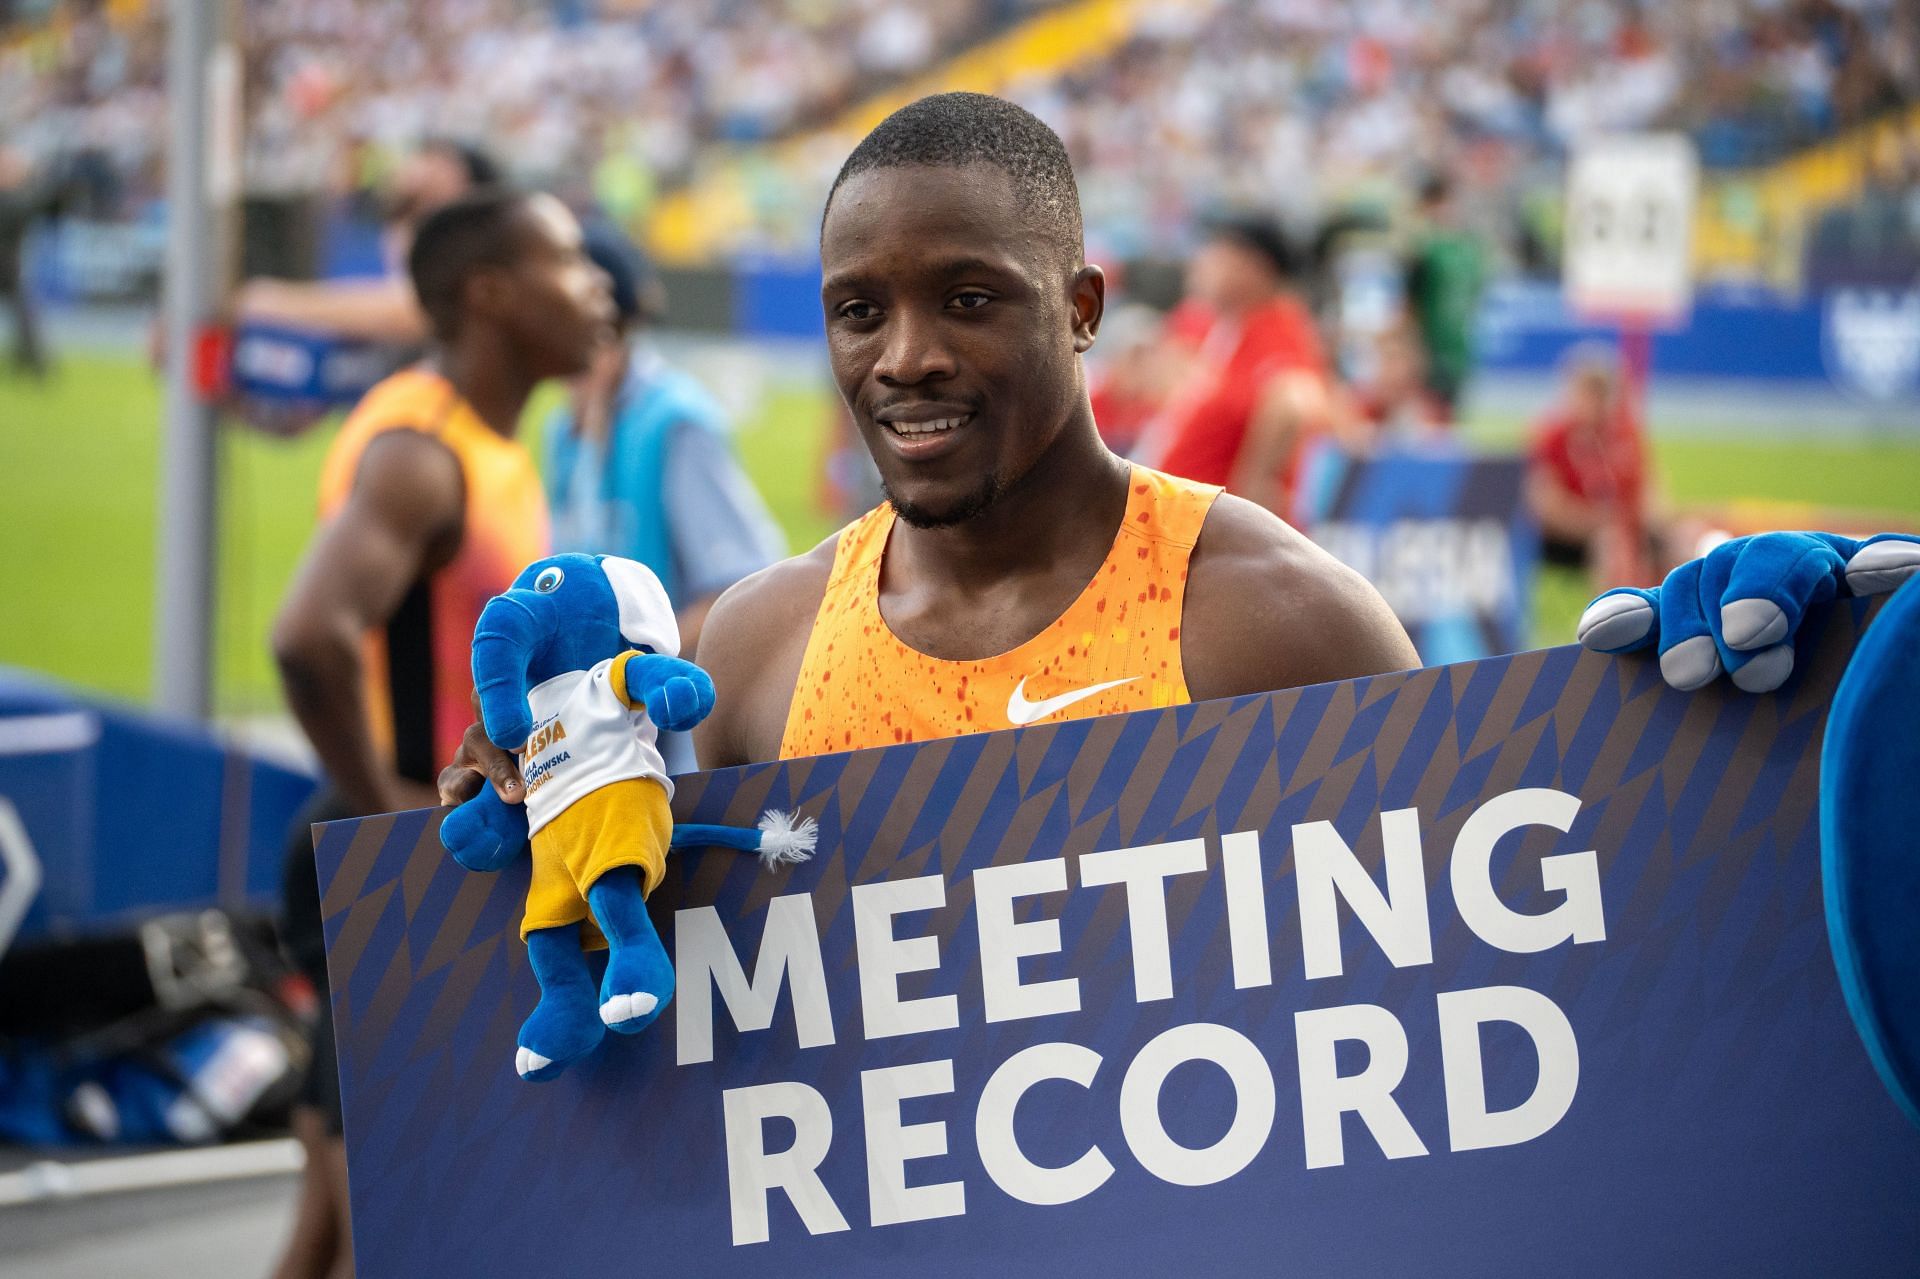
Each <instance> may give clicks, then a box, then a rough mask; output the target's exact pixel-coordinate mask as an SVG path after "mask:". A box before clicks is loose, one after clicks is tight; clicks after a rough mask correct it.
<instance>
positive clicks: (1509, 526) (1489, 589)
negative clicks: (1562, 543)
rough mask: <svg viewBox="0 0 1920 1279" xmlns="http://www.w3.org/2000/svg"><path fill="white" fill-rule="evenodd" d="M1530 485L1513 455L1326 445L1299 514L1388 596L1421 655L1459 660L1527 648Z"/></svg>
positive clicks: (1532, 532)
mask: <svg viewBox="0 0 1920 1279" xmlns="http://www.w3.org/2000/svg"><path fill="white" fill-rule="evenodd" d="M1526 482H1527V470H1526V462H1525V461H1524V460H1523V459H1521V458H1518V457H1513V456H1489V455H1485V454H1474V453H1466V452H1462V451H1460V450H1458V449H1455V448H1452V447H1447V446H1442V447H1432V448H1416V447H1406V448H1396V449H1387V450H1382V451H1381V452H1378V453H1373V454H1369V455H1367V456H1365V457H1356V456H1354V455H1352V454H1348V453H1343V452H1341V451H1340V450H1339V449H1336V448H1332V447H1326V446H1323V447H1320V448H1317V449H1315V450H1313V452H1312V453H1310V454H1309V455H1308V457H1307V459H1306V461H1305V463H1304V465H1303V466H1302V468H1301V480H1300V488H1299V494H1298V497H1297V500H1296V510H1295V512H1294V523H1295V524H1296V525H1297V526H1298V527H1299V528H1300V530H1301V531H1302V532H1304V533H1306V534H1307V536H1309V537H1311V538H1312V539H1313V540H1314V541H1315V542H1318V543H1319V544H1320V545H1321V546H1322V547H1324V548H1325V549H1326V550H1327V551H1329V552H1331V553H1332V554H1333V556H1334V557H1335V558H1336V559H1338V560H1340V561H1341V562H1342V563H1344V564H1346V565H1347V566H1348V567H1350V568H1352V569H1354V570H1355V571H1357V572H1358V573H1359V574H1360V576H1362V577H1364V578H1366V579H1367V580H1368V581H1369V582H1372V583H1373V585H1374V587H1375V589H1377V590H1378V591H1379V592H1380V594H1381V595H1383V596H1385V597H1386V601H1387V603H1388V604H1389V605H1390V606H1392V608H1393V611H1394V614H1395V615H1396V616H1397V617H1399V619H1400V624H1401V625H1402V626H1405V627H1406V628H1407V634H1409V635H1411V636H1412V637H1413V645H1414V647H1415V648H1416V649H1418V650H1419V652H1420V658H1421V660H1422V661H1424V662H1426V663H1427V664H1428V665H1441V664H1444V663H1447V662H1464V661H1469V660H1471V659H1473V658H1476V657H1490V656H1493V655H1494V654H1497V653H1514V652H1518V651H1519V650H1520V649H1522V648H1525V647H1526V646H1527V619H1528V618H1529V617H1531V616H1532V614H1533V580H1534V573H1535V571H1536V570H1537V569H1538V567H1539V563H1540V530H1539V528H1538V526H1537V525H1536V524H1535V523H1534V520H1533V514H1532V511H1531V510H1530V509H1529V508H1528V506H1527V502H1526Z"/></svg>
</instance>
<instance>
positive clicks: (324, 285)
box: [235, 276, 427, 343]
mask: <svg viewBox="0 0 1920 1279" xmlns="http://www.w3.org/2000/svg"><path fill="white" fill-rule="evenodd" d="M235 309H236V311H238V313H239V315H240V318H241V319H242V320H253V321H257V322H262V323H268V324H284V325H287V326H289V327H291V328H297V329H314V330H317V331H319V332H321V333H331V334H334V335H336V336H339V337H343V338H358V339H360V340H362V341H367V342H394V343H402V342H424V341H426V339H427V317H426V313H425V312H423V311H422V310H421V309H420V303H419V302H418V301H417V300H415V298H414V295H413V285H412V284H411V283H409V282H408V281H407V280H405V279H403V278H400V277H397V276H396V277H394V278H392V279H384V280H332V281H325V282H320V283H306V282H301V281H296V280H268V279H260V280H249V281H247V282H246V283H245V284H244V285H242V286H241V287H240V293H239V297H238V298H237V299H236V300H235Z"/></svg>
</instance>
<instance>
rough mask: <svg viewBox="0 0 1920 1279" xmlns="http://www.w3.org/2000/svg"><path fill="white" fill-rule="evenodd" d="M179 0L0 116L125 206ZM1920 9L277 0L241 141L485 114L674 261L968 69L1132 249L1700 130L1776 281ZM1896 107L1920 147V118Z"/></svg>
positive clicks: (97, 31)
mask: <svg viewBox="0 0 1920 1279" xmlns="http://www.w3.org/2000/svg"><path fill="white" fill-rule="evenodd" d="M158 8H159V7H158V6H156V5H154V4H152V3H149V2H147V0H116V2H115V3H112V4H108V5H105V6H99V5H77V6H76V5H60V6H56V7H54V9H53V11H52V14H51V16H49V17H45V18H42V19H40V20H38V21H21V20H16V21H15V24H14V26H13V29H12V30H11V32H0V134H5V135H6V136H8V137H9V138H10V139H12V140H13V141H14V142H15V144H16V145H19V146H22V147H24V148H26V149H27V150H28V151H29V152H32V153H34V154H36V155H38V156H40V157H41V158H42V159H53V158H56V156H57V157H60V158H63V159H64V160H65V161H66V162H67V163H68V164H70V165H71V166H73V167H74V168H75V169H76V170H77V173H78V175H79V176H80V177H81V178H82V179H84V186H85V187H86V190H87V191H88V192H89V193H90V201H89V202H90V205H91V207H92V208H94V209H95V210H96V211H99V212H102V213H105V212H107V211H109V210H112V211H115V212H116V213H117V214H118V215H119V216H131V215H132V213H133V212H135V211H136V210H137V209H138V208H139V207H140V206H141V205H142V204H143V202H145V201H147V200H150V199H151V198H152V197H153V196H154V195H155V194H156V193H157V185H156V184H157V181H158V163H157V155H158V148H159V145H160V142H161V138H160V129H161V127H162V121H163V120H164V117H165V113H164V111H162V110H160V109H159V108H160V103H159V98H160V89H159V87H158V86H159V61H160V40H159V35H160V18H159V17H158ZM28 11H29V12H31V9H29V10H28ZM1916 24H1920V17H1916V11H1915V10H1914V8H1913V7H1912V6H1911V5H1902V4H1898V3H1896V2H1895V0H1859V2H1858V3H1849V4H1840V3H1836V2H1835V0H1789V2H1787V3H1762V2H1761V0H1729V2H1728V3H1723V4H1712V5H1705V4H1700V5H1676V6H1665V7H1657V8H1654V7H1645V6H1640V5H1634V4H1627V3H1603V4H1587V5H1572V4H1567V3H1563V2H1560V0H1444V2H1442V3H1414V2H1412V0H1389V2H1385V3H1377V4H1368V5H1349V4H1344V3H1336V2H1335V0H1180V2H1179V3H1146V2H1145V0H1078V2H1077V3H1072V4H1066V5H1060V4H1048V3H1046V0H963V2H960V3H952V4H942V5H937V6H923V5H912V4H907V3H904V2H903V0H814V2H813V3H809V4H802V5H780V4H775V3H772V0H732V2H730V3H724V4H715V5H675V4H668V3H663V2H660V0H602V2H600V3H594V2H593V0H565V2H563V3H552V4H541V3H533V2H532V0H429V2H427V3H423V4H416V5H397V4H377V3H371V2H370V0H323V2H321V3H315V4H305V5H298V6H288V5H269V4H264V3H254V4H249V5H248V6H247V7H246V10H245V22H244V26H245V57H246V64H247V83H248V86H249V94H248V104H249V128H248V135H247V137H248V144H247V145H248V150H247V162H248V163H247V170H246V171H247V175H248V179H247V180H248V183H249V187H250V189H251V190H252V192H253V193H254V194H256V195H272V194H282V195H284V194H290V193H307V192H311V193H328V194H336V195H337V194H342V193H362V194H363V195H364V193H366V192H370V191H372V190H374V189H375V188H376V187H377V184H378V179H379V177H380V175H381V173H382V172H383V171H384V169H385V168H386V166H388V165H390V164H391V163H392V160H393V157H394V156H395V155H397V154H398V153H399V152H400V151H401V150H402V149H403V148H404V147H405V146H406V145H408V144H409V143H410V142H412V141H414V140H416V139H418V138H419V137H421V136H423V135H426V134H429V133H432V132H435V131H438V130H440V129H444V128H445V127H447V122H449V121H458V122H459V128H460V129H461V130H462V131H464V132H468V133H471V134H473V135H475V136H484V137H486V138H487V139H488V140H489V143H490V144H491V145H492V146H494V147H495V149H496V150H498V151H499V152H500V153H501V154H502V155H503V156H504V157H505V159H506V160H507V161H508V163H509V164H510V166H511V167H512V168H513V169H514V171H515V172H516V174H517V175H518V176H520V177H522V178H525V179H527V180H529V181H533V182H538V183H541V184H544V185H550V186H554V187H556V188H559V189H563V190H565V191H567V192H569V193H570V194H572V195H577V196H581V197H591V198H593V199H594V200H595V201H596V202H597V203H599V204H600V205H601V207H602V208H603V209H605V210H606V211H607V212H608V213H609V214H611V215H612V216H613V217H614V218H615V219H616V220H617V221H620V222H623V223H626V224H628V225H638V224H639V223H641V222H642V221H644V222H646V223H647V226H648V230H649V240H650V244H651V247H652V248H653V250H654V251H655V253H656V254H657V255H658V256H659V257H660V258H661V259H662V260H663V261H666V262H668V263H686V262H694V261H714V260H718V259H721V258H725V257H732V256H737V255H740V254H746V253H751V254H761V255H773V256H795V255H798V256H805V255H806V254H807V253H809V252H810V250H811V238H812V236H813V233H814V230H815V227H814V211H815V210H817V209H818V207H819V205H820V200H821V197H822V195H823V194H824V191H825V188H826V184H827V182H828V181H829V180H830V179H831V177H832V173H833V170H834V167H835V166H836V165H837V163H838V159H839V157H840V156H842V155H844V154H845V149H846V146H847V144H848V142H849V141H850V139H851V138H852V137H854V136H857V135H858V134H859V133H860V132H862V131H863V130H864V129H866V128H867V127H870V126H871V124H872V123H873V121H874V120H875V119H877V118H878V117H879V116H880V115H883V114H885V112H886V111H887V110H889V109H891V108H892V107H893V106H895V105H898V103H899V102H900V101H902V100H904V99H905V98H908V97H912V96H915V95H917V94H918V93H920V92H923V91H927V90H929V89H932V88H956V87H957V88H970V89H978V90H985V91H993V92H1002V93H1006V94H1009V95H1010V96H1013V97H1015V98H1016V99H1017V100H1019V101H1021V102H1023V103H1024V104H1026V105H1028V106H1030V107H1032V108H1033V109H1035V110H1036V111H1037V112H1038V113H1039V114H1040V115H1041V116H1042V117H1043V118H1045V119H1047V120H1048V121H1049V122H1051V123H1052V124H1054V125H1055V126H1056V127H1057V128H1059V129H1060V131H1061V132H1062V134H1063V136H1065V137H1066V139H1067V140H1068V143H1069V145H1070V147H1071V149H1072V151H1073V154H1074V159H1075V162H1076V165H1077V168H1078V172H1079V175H1080V180H1081V185H1082V188H1083V195H1084V200H1085V204H1086V208H1087V215H1088V224H1089V232H1090V240H1091V243H1092V244H1093V246H1094V247H1095V249H1096V251H1098V252H1101V253H1104V254H1108V255H1110V256H1113V257H1138V256H1143V255H1168V254H1177V253H1179V252H1182V251H1184V250H1185V249H1186V248H1187V247H1189V246H1190V243H1191V236H1192V231H1193V227H1194V225H1195V219H1196V217H1197V216H1199V215H1200V214H1203V213H1204V212H1206V209H1207V207H1208V206H1215V205H1220V204H1258V205H1262V206H1266V207H1269V208H1271V209H1272V210H1274V211H1275V212H1278V213H1280V214H1282V215H1283V216H1286V217H1288V218H1289V219H1290V220H1292V221H1295V222H1297V223H1299V224H1301V225H1303V226H1304V225H1307V224H1310V223H1312V222H1314V221H1315V220H1316V219H1318V218H1321V217H1324V216H1325V215H1327V214H1328V213H1329V212H1331V211H1336V210H1339V209H1342V208H1348V207H1352V206H1355V205H1360V206H1367V207H1371V208H1374V209H1383V210H1385V211H1387V212H1389V213H1391V212H1394V211H1396V210H1398V209H1400V208H1403V207H1404V206H1405V204H1406V202H1407V200H1408V198H1409V191H1410V188H1411V187H1412V186H1413V185H1414V184H1416V183H1417V182H1418V180H1419V178H1420V177H1421V176H1422V172H1423V171H1425V170H1428V169H1431V168H1432V167H1435V166H1446V167H1451V168H1454V169H1457V170H1458V171H1459V173H1460V174H1461V176H1462V177H1463V179H1464V181H1463V188H1464V189H1465V190H1466V191H1467V192H1468V194H1469V196H1470V198H1469V200H1468V201H1467V203H1468V205H1469V209H1468V212H1469V213H1470V215H1471V217H1472V219H1473V220H1474V222H1475V223H1476V224H1477V225H1478V226H1479V229H1480V230H1481V231H1482V232H1483V233H1484V234H1487V235H1488V236H1489V237H1490V238H1492V239H1493V240H1494V241H1495V242H1497V243H1498V244H1500V245H1502V246H1504V248H1505V251H1506V254H1507V256H1508V257H1509V258H1510V259H1512V260H1513V261H1515V262H1517V263H1518V264H1520V265H1522V266H1526V265H1529V264H1532V265H1538V264H1540V263H1541V262H1544V261H1549V260H1550V259H1551V256H1552V255H1551V246H1552V244H1553V242H1554V241H1555V240H1556V238H1557V234H1558V229H1557V225H1556V223H1557V217H1558V212H1557V207H1558V202H1557V193H1558V189H1559V181H1560V177H1559V164H1558V159H1559V156H1560V154H1561V153H1562V151H1563V149H1564V148H1565V146H1566V145H1567V144H1569V143H1570V142H1572V141H1574V140H1577V139H1578V138H1580V137H1581V136H1584V135H1586V134H1588V133H1591V132H1594V131H1597V130H1604V129H1617V128H1642V127H1663V128H1680V129H1684V130H1686V131H1688V132H1689V133H1690V134H1692V135H1693V137H1694V138H1695V139H1696V141H1697V143H1698V144H1699V146H1700V149H1701V153H1702V157H1703V160H1704V161H1705V163H1706V164H1707V166H1708V167H1709V169H1710V170H1713V171H1717V172H1718V173H1719V174H1720V175H1721V177H1720V178H1719V180H1718V181H1717V182H1716V183H1715V185H1714V186H1713V187H1712V188H1711V190H1710V191H1709V197H1708V199H1706V200H1705V201H1703V202H1702V203H1703V210H1702V214H1701V226H1700V235H1699V237H1698V239H1699V243H1700V254H1701V261H1702V265H1703V267H1705V268H1706V269H1707V270H1708V271H1709V272H1710V273H1712V274H1717V275H1728V276H1737V277H1744V278H1749V279H1754V278H1767V279H1771V280H1774V281H1776V282H1778V281H1779V280H1781V279H1782V278H1784V275H1783V273H1784V272H1786V271H1787V270H1788V268H1789V265H1790V263H1791V262H1792V261H1793V260H1795V259H1797V252H1798V246H1799V243H1800V236H1801V235H1802V234H1803V233H1804V232H1806V230H1807V229H1808V227H1809V226H1810V225H1811V223H1812V222H1813V220H1815V219H1817V218H1818V217H1819V216H1820V215H1821V213H1822V212H1824V211H1825V210H1826V209H1827V208H1829V207H1831V206H1832V205H1834V204H1835V203H1838V202H1841V201H1844V200H1847V199H1850V198H1854V197H1856V196H1857V195H1858V194H1859V191H1860V190H1861V188H1862V186H1863V184H1864V180H1863V178H1862V176H1861V174H1862V172H1863V164H1864V161H1863V160H1862V159H1861V157H1862V155H1863V154H1864V153H1865V151H1866V150H1867V149H1868V147H1869V146H1870V142H1869V141H1868V140H1865V135H1862V134H1860V133H1858V132H1857V131H1856V132H1854V133H1851V134H1849V133H1847V131H1848V130H1853V129H1855V127H1856V126H1860V125H1862V124H1864V123H1866V122H1870V121H1885V120H1886V119H1888V118H1889V113H1890V112H1894V111H1896V110H1899V109H1901V108H1903V107H1904V108H1907V109H1908V110H1909V111H1910V110H1911V104H1912V103H1913V102H1914V101H1915V99H1916V97H1920V52H1917V51H1920V31H1916ZM427 32H433V33H434V36H435V38H434V39H432V40H428V39H427V38H425V37H426V33H427ZM1875 128H1876V134H1875V135H1876V136H1878V134H1879V133H1884V132H1886V131H1887V130H1888V129H1889V128H1892V129H1894V130H1895V132H1896V134H1897V138H1898V148H1899V149H1901V150H1903V151H1905V152H1906V153H1908V154H1909V156H1910V155H1911V154H1912V153H1914V152H1916V151H1920V146H1917V145H1916V137H1917V136H1920V116H1916V115H1913V114H1906V115H1903V116H1900V117H1897V118H1896V121H1895V124H1894V125H1887V124H1884V123H1882V124H1879V125H1876V126H1875ZM1148 161H1150V163H1149V162H1148ZM1906 163H1907V165H1908V168H1909V169H1910V168H1911V167H1912V166H1911V160H1910V158H1909V159H1908V161H1907V162H1906Z"/></svg>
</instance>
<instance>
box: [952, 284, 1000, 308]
mask: <svg viewBox="0 0 1920 1279" xmlns="http://www.w3.org/2000/svg"><path fill="white" fill-rule="evenodd" d="M991 301H993V295H992V294H991V293H982V292H980V291H979V290H977V289H969V290H968V291H967V292H965V293H956V294H955V295H954V298H953V304H954V305H955V306H957V307H959V308H960V309H961V310H962V311H978V310H979V309H980V308H981V307H983V306H985V305H986V304H987V303H989V302H991Z"/></svg>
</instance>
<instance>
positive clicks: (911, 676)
mask: <svg viewBox="0 0 1920 1279" xmlns="http://www.w3.org/2000/svg"><path fill="white" fill-rule="evenodd" d="M1219 492H1220V490H1219V489H1217V488H1215V487H1213V486H1211V485H1205V484H1196V483H1193V482H1192V481H1189V480H1182V479H1176V478H1175V477H1173V476H1171V475H1162V474H1160V473H1159V472H1157V471H1150V470H1147V469H1146V468H1145V467H1140V466H1136V467H1134V468H1133V474H1132V478H1131V480H1130V481H1129V489H1128V493H1127V513H1126V518H1125V519H1123V520H1122V521H1121V524H1120V530H1119V532H1118V533H1116V534H1115V535H1114V540H1113V546H1112V548H1111V549H1110V550H1109V551H1108V552H1107V558H1106V559H1105V561H1103V562H1102V563H1101V565H1100V567H1099V569H1098V570H1097V571H1096V572H1095V573H1094V575H1093V580H1092V581H1091V582H1089V583H1088V584H1087V587H1086V589H1085V590H1083V591H1082V592H1081V593H1080V595H1079V597H1078V598H1077V599H1075V600H1074V601H1073V603H1072V604H1070V605H1069V606H1068V607H1067V610H1066V612H1064V613H1062V614H1061V615H1060V616H1059V617H1058V618H1056V619H1055V620H1054V621H1053V622H1052V624H1050V625H1049V626H1047V628H1046V629H1045V630H1043V631H1041V632H1040V633H1039V634H1038V635H1036V636H1034V637H1033V638H1032V639H1030V640H1028V641H1027V642H1026V643H1024V644H1021V645H1020V646H1018V647H1017V648H1014V649H1012V650H1011V651H1009V652H1006V653H1001V654H999V655H998V656H995V657H987V658H982V659H980V660H978V661H947V660H944V659H942V658H937V657H929V656H927V655H926V654H924V653H921V652H917V651H915V650H914V649H911V648H909V647H907V645H906V644H904V643H903V642H901V641H900V639H899V638H897V637H896V636H895V635H894V633H893V631H892V630H891V629H890V628H889V627H888V626H887V623H886V620H885V619H884V618H883V617H881V615H880V561H881V557H882V556H883V555H884V554H885V552H886V547H887V537H888V534H890V533H891V532H892V530H893V522H894V514H893V508H892V507H891V506H885V505H883V506H880V507H877V508H875V509H874V510H872V511H869V512H868V513H867V514H866V515H864V516H862V517H861V518H860V519H859V520H857V521H855V522H854V523H853V524H850V525H848V526H847V528H846V529H845V530H844V531H843V532H842V533H841V534H840V541H839V544H838V546H837V547H836V548H835V551H834V559H833V574H832V577H831V578H830V579H829V580H828V582H827V591H826V596H825V597H824V598H823V599H822V600H821V602H820V611H819V614H818V615H817V616H816V617H815V619H814V623H813V633H812V634H811V636H809V637H808V640H807V650H806V656H805V658H804V659H802V661H801V664H800V678H799V680H798V681H797V682H796V684H795V686H794V692H793V704H792V707H791V708H790V709H789V710H788V712H787V726H786V732H785V734H784V735H783V736H782V738H781V742H780V757H781V758H782V759H791V758H793V757H795V756H799V755H822V754H826V753H828V752H831V751H844V750H859V749H861V748H863V747H868V746H891V745H893V744H894V743H896V742H916V741H925V740H927V739H929V738H935V737H954V736H958V735H960V734H962V733H980V732H989V731H991V730H993V729H1001V728H1013V727H1018V726H1020V725H1023V724H1034V723H1048V724H1050V723H1056V722H1058V721H1060V720H1063V719H1080V718H1086V717H1089V716H1094V715H1113V714H1118V713H1119V712H1122V711H1138V710H1147V709H1150V708H1152V707H1156V706H1171V705H1175V704H1177V703H1181V702H1186V701H1190V700H1191V698H1190V697H1189V696H1188V694H1187V680H1186V671H1185V669H1184V668H1183V667H1182V665H1181V662H1180V613H1181V608H1182V607H1183V605H1184V604H1185V602H1186V593H1187V591H1186V587H1187V561H1188V558H1189V557H1190V556H1191V555H1192V553H1193V545H1194V542H1195V541H1196V540H1197V539H1198V538H1199V536H1200V526H1201V524H1202V523H1204V522H1205V520H1206V518H1207V511H1208V509H1209V508H1210V507H1211V506H1212V505H1213V500H1214V498H1215V497H1216V496H1218V494H1219Z"/></svg>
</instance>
